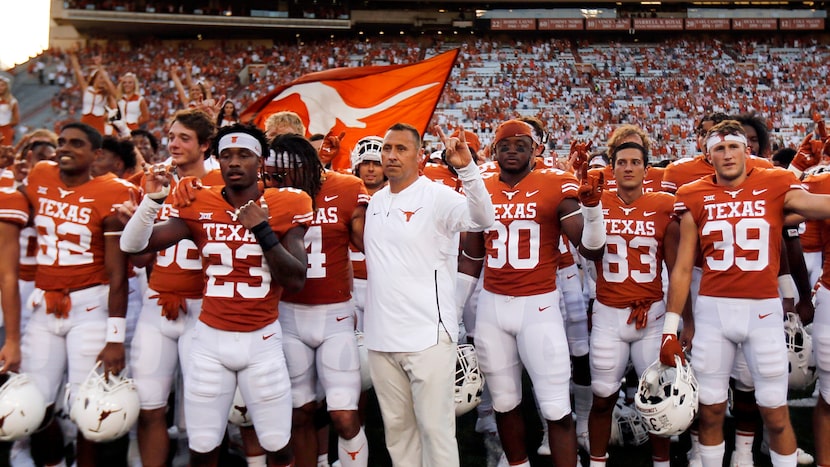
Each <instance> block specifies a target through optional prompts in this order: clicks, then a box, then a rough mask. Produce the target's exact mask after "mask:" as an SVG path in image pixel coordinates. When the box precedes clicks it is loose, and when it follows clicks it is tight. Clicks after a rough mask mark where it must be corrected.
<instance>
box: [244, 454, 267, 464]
mask: <svg viewBox="0 0 830 467" xmlns="http://www.w3.org/2000/svg"><path fill="white" fill-rule="evenodd" d="M245 461H246V462H248V467H268V457H267V456H266V455H265V454H262V455H260V456H246V457H245Z"/></svg>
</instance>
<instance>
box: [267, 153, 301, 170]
mask: <svg viewBox="0 0 830 467" xmlns="http://www.w3.org/2000/svg"><path fill="white" fill-rule="evenodd" d="M265 166H266V167H276V168H278V169H293V168H295V167H302V166H303V161H302V160H300V158H299V157H296V156H294V155H293V154H289V153H288V151H283V152H281V153H275V152H274V150H273V149H271V150H270V155H269V156H268V158H267V159H265Z"/></svg>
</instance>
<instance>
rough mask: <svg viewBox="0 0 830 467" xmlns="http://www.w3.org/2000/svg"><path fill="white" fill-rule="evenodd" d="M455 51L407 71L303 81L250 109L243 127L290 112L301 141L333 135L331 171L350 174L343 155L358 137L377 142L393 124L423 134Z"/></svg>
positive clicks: (332, 74) (331, 74)
mask: <svg viewBox="0 0 830 467" xmlns="http://www.w3.org/2000/svg"><path fill="white" fill-rule="evenodd" d="M458 52H459V50H458V49H455V50H451V51H449V52H445V53H443V54H440V55H436V56H435V57H432V58H430V59H427V60H423V61H421V62H418V63H414V64H411V65H389V66H367V67H358V68H335V69H332V70H326V71H321V72H317V73H310V74H307V75H303V76H301V77H300V78H298V79H297V80H295V81H293V82H291V83H289V84H286V85H283V86H280V87H278V88H277V89H275V90H274V91H272V92H270V93H268V94H267V95H265V96H263V97H261V98H259V99H258V100H257V101H256V102H254V103H253V104H251V106H250V107H248V108H247V109H246V110H245V111H244V112H242V115H241V116H240V120H241V121H243V122H252V123H254V124H255V125H257V126H259V127H260V128H264V127H265V120H266V119H267V118H268V116H269V115H271V114H272V113H275V112H279V111H281V110H290V111H292V112H296V113H297V114H298V115H299V116H300V118H301V119H302V120H303V123H304V124H305V126H306V131H307V133H308V134H307V135H305V136H310V135H312V134H315V133H320V134H323V135H327V134H329V133H331V134H334V135H339V134H341V133H343V132H345V136H344V137H343V139H342V140H341V141H340V148H341V149H340V151H339V152H338V154H337V156H336V157H335V159H334V160H332V163H331V167H332V169H335V170H337V169H343V168H350V167H351V161H350V158H349V154H350V153H351V150H352V148H353V147H354V145H355V144H356V143H357V141H358V140H360V139H361V138H363V137H364V136H381V137H382V136H383V135H384V133H385V132H386V130H387V128H389V127H390V126H392V125H394V124H395V123H398V122H404V123H409V124H411V125H413V126H415V127H416V128H418V129H419V130H420V131H421V134H423V133H424V132H425V131H426V130H427V125H428V124H429V121H430V120H431V119H432V113H433V112H434V111H435V106H436V105H437V104H438V99H439V98H440V97H441V93H442V92H443V90H444V86H445V85H446V82H447V78H449V75H450V72H451V71H452V67H453V65H454V64H455V59H456V57H457V56H458Z"/></svg>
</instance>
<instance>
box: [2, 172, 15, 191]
mask: <svg viewBox="0 0 830 467" xmlns="http://www.w3.org/2000/svg"><path fill="white" fill-rule="evenodd" d="M11 187H14V172H12V171H11V170H9V169H0V188H11Z"/></svg>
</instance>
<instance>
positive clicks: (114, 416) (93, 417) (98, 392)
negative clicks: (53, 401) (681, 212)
mask: <svg viewBox="0 0 830 467" xmlns="http://www.w3.org/2000/svg"><path fill="white" fill-rule="evenodd" d="M100 367H101V362H100V361H99V362H98V364H97V365H95V367H94V368H93V369H92V371H90V372H89V376H87V378H86V380H85V381H84V382H83V383H81V386H80V387H79V388H78V391H77V394H76V395H75V396H74V397H72V396H70V391H69V390H67V391H66V394H67V397H72V399H71V400H72V403H71V404H69V406H70V410H69V418H70V419H71V420H72V421H73V422H75V424H76V425H78V431H79V432H80V433H81V434H82V435H84V438H86V439H88V440H90V441H94V442H102V441H112V440H114V439H118V438H120V437H122V436H124V435H125V434H127V433H128V432H129V431H130V428H132V427H133V425H134V424H135V422H136V420H138V411H139V409H140V407H139V402H138V391H137V390H136V388H135V383H134V382H133V380H132V378H126V377H124V376H123V373H122V375H113V374H110V375H109V380H107V378H105V377H104V375H103V374H101V373H99V372H98V369H99V368H100Z"/></svg>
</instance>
